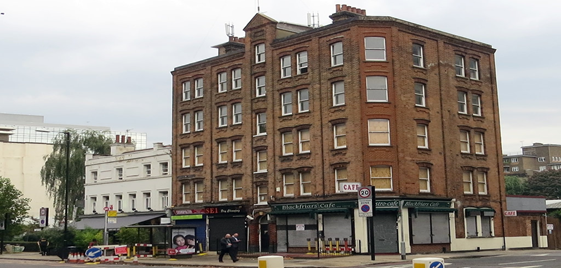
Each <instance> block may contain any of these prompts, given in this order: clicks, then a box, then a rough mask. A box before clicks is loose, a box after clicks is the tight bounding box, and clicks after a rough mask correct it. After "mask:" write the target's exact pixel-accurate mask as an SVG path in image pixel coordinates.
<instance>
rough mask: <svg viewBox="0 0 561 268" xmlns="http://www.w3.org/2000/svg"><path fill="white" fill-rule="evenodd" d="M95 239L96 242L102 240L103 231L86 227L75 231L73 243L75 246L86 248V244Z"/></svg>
mask: <svg viewBox="0 0 561 268" xmlns="http://www.w3.org/2000/svg"><path fill="white" fill-rule="evenodd" d="M94 239H96V240H97V241H98V242H102V241H103V231H102V230H96V229H91V228H89V227H88V228H86V229H84V230H80V231H78V232H76V238H75V239H74V245H76V247H78V248H80V249H82V250H84V249H87V248H88V245H89V244H90V242H91V241H92V240H94Z"/></svg>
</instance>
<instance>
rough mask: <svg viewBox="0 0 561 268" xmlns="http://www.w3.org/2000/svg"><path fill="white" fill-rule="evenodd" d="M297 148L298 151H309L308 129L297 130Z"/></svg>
mask: <svg viewBox="0 0 561 268" xmlns="http://www.w3.org/2000/svg"><path fill="white" fill-rule="evenodd" d="M298 145H299V146H298V149H299V152H300V153H301V154H302V153H309V152H310V129H302V130H299V131H298Z"/></svg>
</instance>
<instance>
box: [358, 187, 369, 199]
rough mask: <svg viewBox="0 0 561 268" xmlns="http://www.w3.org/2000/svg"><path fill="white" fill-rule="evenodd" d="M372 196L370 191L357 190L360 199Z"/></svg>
mask: <svg viewBox="0 0 561 268" xmlns="http://www.w3.org/2000/svg"><path fill="white" fill-rule="evenodd" d="M371 194H372V191H370V189H369V188H366V187H364V188H360V189H358V196H360V197H361V198H368V197H370V195H371Z"/></svg>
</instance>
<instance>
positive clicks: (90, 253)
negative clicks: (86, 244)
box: [86, 248, 103, 259]
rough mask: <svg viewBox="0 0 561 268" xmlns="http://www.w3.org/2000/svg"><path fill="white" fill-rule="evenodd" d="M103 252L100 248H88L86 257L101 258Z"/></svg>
mask: <svg viewBox="0 0 561 268" xmlns="http://www.w3.org/2000/svg"><path fill="white" fill-rule="evenodd" d="M102 254H103V250H101V249H100V248H89V249H88V250H86V257H88V258H90V259H95V258H99V257H101V255H102Z"/></svg>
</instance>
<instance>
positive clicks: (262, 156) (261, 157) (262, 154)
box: [256, 150, 267, 172]
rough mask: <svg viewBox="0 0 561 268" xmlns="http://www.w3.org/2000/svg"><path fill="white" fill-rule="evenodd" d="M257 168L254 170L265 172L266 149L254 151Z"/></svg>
mask: <svg viewBox="0 0 561 268" xmlns="http://www.w3.org/2000/svg"><path fill="white" fill-rule="evenodd" d="M256 157H257V170H256V172H267V151H266V150H261V151H257V152H256Z"/></svg>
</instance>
